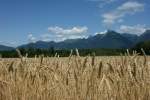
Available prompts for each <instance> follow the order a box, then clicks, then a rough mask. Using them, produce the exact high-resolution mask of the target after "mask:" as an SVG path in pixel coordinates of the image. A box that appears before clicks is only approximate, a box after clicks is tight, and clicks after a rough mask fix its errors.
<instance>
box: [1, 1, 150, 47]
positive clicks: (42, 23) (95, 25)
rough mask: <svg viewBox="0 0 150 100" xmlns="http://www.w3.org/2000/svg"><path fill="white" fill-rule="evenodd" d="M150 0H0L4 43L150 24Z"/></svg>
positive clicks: (140, 28) (132, 29)
mask: <svg viewBox="0 0 150 100" xmlns="http://www.w3.org/2000/svg"><path fill="white" fill-rule="evenodd" d="M149 18H150V0H0V44H5V45H9V46H18V45H20V44H25V43H28V42H35V41H38V40H43V41H51V40H55V41H61V40H64V39H67V38H71V39H73V38H80V37H87V36H89V35H94V34H98V33H103V32H104V31H105V30H107V29H113V30H116V31H118V32H122V33H132V34H138V35H139V34H140V33H142V32H144V31H145V29H147V28H149V27H150V20H149Z"/></svg>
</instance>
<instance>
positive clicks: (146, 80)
mask: <svg viewBox="0 0 150 100" xmlns="http://www.w3.org/2000/svg"><path fill="white" fill-rule="evenodd" d="M18 53H19V51H18ZM19 56H20V58H14V59H13V58H11V59H3V58H1V59H0V100H150V57H148V56H146V55H145V54H144V51H143V56H139V55H138V54H137V53H135V52H133V54H129V53H127V54H125V55H124V56H108V57H106V56H102V57H96V56H94V55H92V56H87V57H80V55H79V53H78V52H77V53H76V55H72V54H70V56H69V57H64V58H61V57H59V55H57V54H56V55H55V57H43V56H40V57H36V56H35V58H28V57H23V56H22V55H21V54H20V53H19Z"/></svg>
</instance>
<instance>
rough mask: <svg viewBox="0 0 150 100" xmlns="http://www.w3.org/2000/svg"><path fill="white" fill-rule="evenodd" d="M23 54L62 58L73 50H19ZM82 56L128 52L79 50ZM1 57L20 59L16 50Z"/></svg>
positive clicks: (113, 54)
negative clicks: (56, 55) (58, 56)
mask: <svg viewBox="0 0 150 100" xmlns="http://www.w3.org/2000/svg"><path fill="white" fill-rule="evenodd" d="M19 50H20V52H21V54H22V55H23V56H28V57H34V56H35V55H36V56H39V55H44V56H45V57H46V56H49V57H53V56H55V54H56V53H57V54H58V55H60V57H68V56H69V55H70V52H71V50H70V49H62V50H58V49H54V48H53V47H51V48H49V49H33V48H30V49H23V48H22V49H19ZM78 51H79V52H80V55H81V56H87V55H89V54H92V53H93V52H94V53H95V54H96V56H106V55H107V56H116V55H120V54H121V53H124V52H125V51H126V50H125V49H79V50H78ZM72 54H73V55H75V50H72ZM0 55H1V56H2V57H3V58H16V57H18V54H17V52H16V51H15V50H11V51H0Z"/></svg>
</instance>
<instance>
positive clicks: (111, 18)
mask: <svg viewBox="0 0 150 100" xmlns="http://www.w3.org/2000/svg"><path fill="white" fill-rule="evenodd" d="M140 11H144V4H142V3H139V2H137V1H128V2H126V3H124V4H122V5H121V6H119V7H118V8H117V9H115V10H113V11H111V12H108V13H104V14H103V15H102V17H103V23H104V24H105V25H108V26H109V25H112V24H114V23H118V22H119V23H120V22H122V21H123V17H124V16H126V15H132V14H135V13H137V12H140Z"/></svg>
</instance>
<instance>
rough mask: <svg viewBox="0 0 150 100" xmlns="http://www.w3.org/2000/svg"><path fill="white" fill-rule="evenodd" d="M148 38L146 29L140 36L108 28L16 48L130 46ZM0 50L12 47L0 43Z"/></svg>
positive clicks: (149, 35)
mask: <svg viewBox="0 0 150 100" xmlns="http://www.w3.org/2000/svg"><path fill="white" fill-rule="evenodd" d="M147 40H150V30H146V31H145V32H144V33H142V34H141V35H140V36H138V35H135V34H129V33H118V32H115V31H112V30H108V31H107V32H106V33H105V34H96V35H94V36H90V37H88V38H78V39H67V40H64V41H61V42H54V41H50V42H44V41H37V42H35V43H29V44H25V45H21V46H18V48H40V49H47V48H50V47H54V48H56V49H72V48H79V49H81V48H111V49H112V48H113V49H116V48H118V49H119V48H131V47H133V46H134V45H135V44H137V43H138V42H142V41H147ZM0 50H12V47H6V46H2V45H0Z"/></svg>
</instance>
